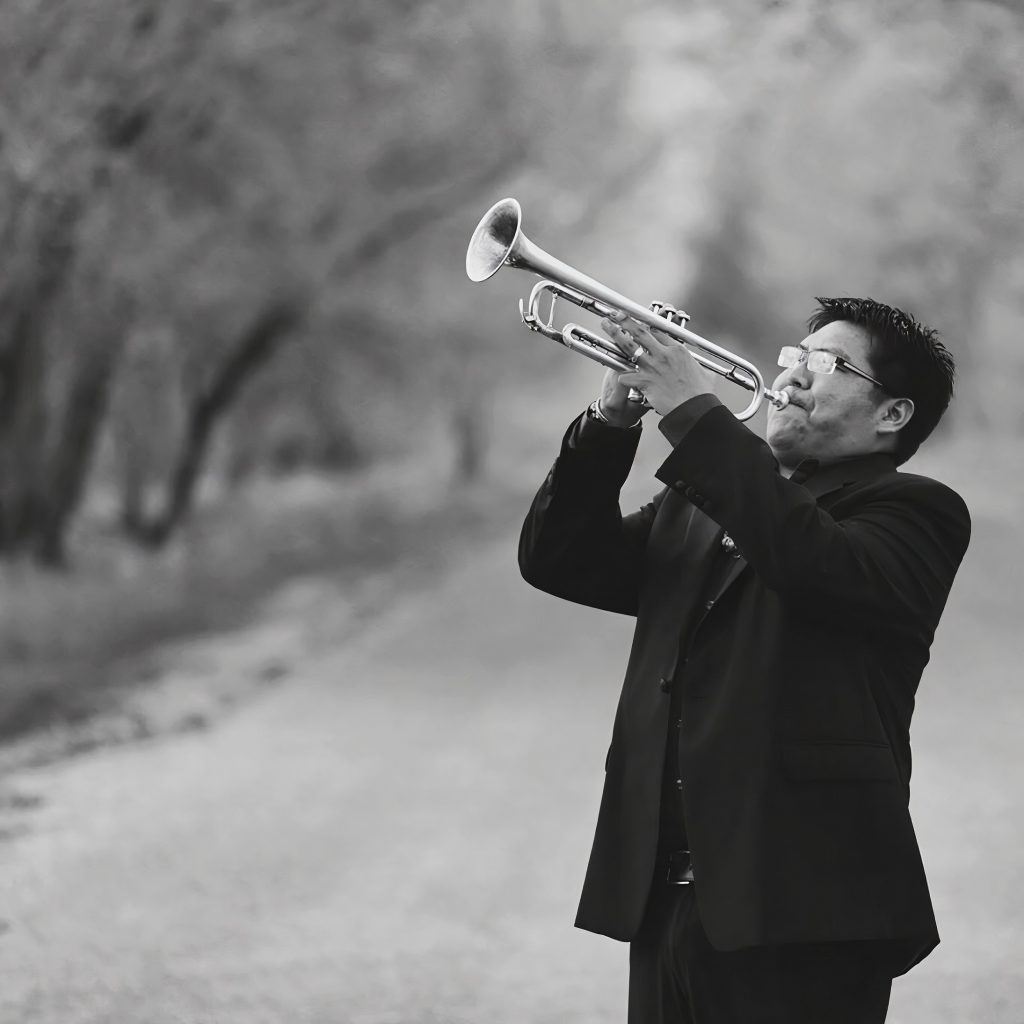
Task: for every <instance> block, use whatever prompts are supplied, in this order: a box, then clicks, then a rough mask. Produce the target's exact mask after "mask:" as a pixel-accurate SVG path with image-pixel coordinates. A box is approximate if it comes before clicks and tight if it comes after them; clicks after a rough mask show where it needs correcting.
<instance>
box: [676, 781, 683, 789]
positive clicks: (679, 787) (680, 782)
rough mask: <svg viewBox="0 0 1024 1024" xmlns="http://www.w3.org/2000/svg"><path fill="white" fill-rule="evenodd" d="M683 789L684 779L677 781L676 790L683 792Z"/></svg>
mask: <svg viewBox="0 0 1024 1024" xmlns="http://www.w3.org/2000/svg"><path fill="white" fill-rule="evenodd" d="M682 788H683V780H682V779H676V789H678V790H682Z"/></svg>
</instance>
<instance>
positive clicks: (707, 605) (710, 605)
mask: <svg viewBox="0 0 1024 1024" xmlns="http://www.w3.org/2000/svg"><path fill="white" fill-rule="evenodd" d="M704 607H705V608H706V609H707V610H708V611H711V609H712V608H714V607H715V602H714V601H705V602H704Z"/></svg>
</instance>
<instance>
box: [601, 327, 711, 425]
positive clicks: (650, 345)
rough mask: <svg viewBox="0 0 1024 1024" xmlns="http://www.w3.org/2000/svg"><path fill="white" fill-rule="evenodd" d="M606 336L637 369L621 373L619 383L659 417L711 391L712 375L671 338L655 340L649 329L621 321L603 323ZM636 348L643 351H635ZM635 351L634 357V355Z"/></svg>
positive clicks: (655, 333)
mask: <svg viewBox="0 0 1024 1024" xmlns="http://www.w3.org/2000/svg"><path fill="white" fill-rule="evenodd" d="M601 326H602V327H603V328H604V331H605V334H607V335H608V337H609V338H610V339H611V340H612V341H613V342H615V344H616V345H617V346H618V347H619V348H620V349H621V350H622V351H623V352H626V353H629V354H630V356H631V357H632V358H633V360H634V362H635V363H636V369H635V370H633V371H632V372H629V373H620V374H619V380H620V381H621V382H622V383H623V384H625V385H626V386H627V387H633V388H637V389H639V390H640V391H642V392H643V395H644V398H646V399H647V404H648V405H649V406H651V408H652V409H654V411H655V412H656V413H658V414H659V415H660V416H664V415H666V414H667V413H670V412H671V411H672V410H673V409H675V408H676V407H677V406H680V405H682V404H683V402H685V401H687V400H688V399H690V398H696V396H697V395H705V394H708V393H709V392H711V391H712V390H713V389H712V385H711V374H710V372H709V371H708V370H705V369H704V367H703V366H701V365H700V363H698V362H697V360H696V359H694V358H693V354H692V353H691V352H689V351H688V350H687V349H686V347H685V346H684V345H682V344H681V343H680V342H678V341H676V340H675V339H674V338H671V337H668V336H666V337H665V338H664V340H663V339H662V338H659V337H658V333H659V332H657V331H654V330H651V329H650V328H648V327H647V326H645V325H644V324H639V323H637V322H636V321H635V320H630V319H624V320H621V321H620V322H619V323H613V322H612V321H611V320H607V319H606V320H603V321H602V322H601ZM638 346H640V347H642V349H643V351H639V350H638V348H637V347H638ZM634 350H636V351H637V354H636V355H635V356H633V352H634Z"/></svg>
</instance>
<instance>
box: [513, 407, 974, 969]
mask: <svg viewBox="0 0 1024 1024" xmlns="http://www.w3.org/2000/svg"><path fill="white" fill-rule="evenodd" d="M578 426H579V424H578V423H577V424H574V425H573V427H571V428H570V431H569V433H568V434H567V435H566V441H565V442H563V447H562V451H561V454H560V455H559V457H558V460H557V461H556V463H555V466H554V468H553V469H552V471H551V473H550V474H549V475H548V477H547V479H546V480H545V482H544V484H543V485H542V487H541V489H540V491H539V493H538V494H537V496H536V498H535V500H534V502H533V505H532V507H531V509H530V512H529V514H528V516H527V519H526V522H525V524H524V526H523V531H522V537H521V541H520V552H519V559H520V567H521V570H522V573H523V576H524V577H525V578H526V580H527V581H528V582H530V583H531V584H533V585H534V586H537V587H539V588H540V589H542V590H545V591H547V592H549V593H551V594H555V595H557V596H559V597H563V598H567V599H568V600H571V601H576V602H580V603H582V604H586V605H591V606H594V607H597V608H603V609H607V610H610V611H616V612H622V613H626V614H629V615H635V616H636V619H637V623H636V632H635V635H634V639H633V646H632V651H631V654H630V658H629V664H628V668H627V671H626V677H625V681H624V684H623V689H622V695H621V698H620V700H619V705H618V710H617V713H616V716H615V723H614V727H613V733H612V742H611V747H610V749H609V752H608V759H607V763H606V779H605V787H604V794H603V797H602V801H601V808H600V812H599V817H598V823H597V830H596V835H595V838H594V845H593V851H592V854H591V858H590V864H589V867H588V870H587V876H586V881H585V884H584V889H583V894H582V898H581V901H580V907H579V914H578V917H577V921H576V924H577V925H578V926H579V927H582V928H586V929H588V930H591V931H595V932H600V933H602V934H605V935H609V936H612V937H613V938H617V939H622V940H630V939H632V938H633V937H634V935H635V934H636V932H637V929H638V927H639V925H640V921H641V918H642V916H643V912H644V908H645V905H646V901H647V898H648V895H649V893H650V887H651V882H652V877H653V871H654V861H655V856H656V845H657V836H658V818H659V797H660V785H661V780H662V767H663V761H664V753H665V743H666V741H667V734H668V725H669V722H668V709H669V701H670V697H669V694H668V693H667V692H665V691H666V690H667V689H668V688H669V687H668V685H667V682H663V681H669V680H672V681H673V685H676V686H681V687H682V693H681V698H682V707H683V715H682V718H683V725H682V729H681V732H680V740H679V758H680V764H681V765H682V775H683V780H684V796H685V806H686V825H687V835H688V838H689V844H690V848H691V851H692V856H693V866H694V874H695V877H696V879H697V882H696V884H695V886H694V890H695V894H696V898H697V901H698V906H699V910H700V914H701V919H702V921H703V924H704V927H705V929H706V931H707V934H708V937H709V939H710V941H711V942H712V944H713V945H714V946H715V947H716V948H718V949H720V950H735V949H739V948H743V947H747V946H756V945H765V944H774V943H786V942H815V941H828V940H850V939H869V940H885V948H887V949H891V951H892V957H893V959H892V963H891V966H892V973H893V974H894V975H895V974H899V973H902V972H904V971H906V970H909V968H910V967H911V966H912V965H913V964H914V963H916V962H917V961H918V960H920V959H921V958H922V957H923V956H925V955H927V953H928V952H929V951H930V950H931V949H932V948H934V946H935V945H936V944H937V943H938V932H937V930H936V926H935V919H934V915H933V912H932V906H931V901H930V898H929V894H928V887H927V883H926V879H925V874H924V869H923V866H922V862H921V857H920V853H919V850H918V845H917V840H916V838H915V835H914V829H913V826H912V824H911V819H910V814H909V810H908V802H909V782H910V767H911V762H910V741H909V728H910V719H911V714H912V711H913V707H914V697H915V692H916V690H917V685H918V682H919V680H920V678H921V673H922V670H923V669H924V667H925V664H926V663H927V661H928V650H929V645H930V644H931V641H932V636H933V633H934V630H935V627H936V625H937V623H938V621H939V617H940V615H941V613H942V609H943V606H944V605H945V602H946V598H947V595H948V593H949V589H950V586H951V584H952V582H953V577H954V575H955V573H956V570H957V567H958V566H959V564H960V561H961V559H962V557H963V555H964V553H965V551H966V548H967V543H968V540H969V536H970V517H969V515H968V511H967V508H966V506H965V505H964V502H963V501H962V500H961V498H960V497H959V496H958V495H957V494H956V493H955V492H953V491H952V490H950V489H949V488H948V487H946V486H944V485H943V484H940V483H937V482H936V481H933V480H930V479H927V478H925V477H921V476H914V475H911V474H909V473H901V472H897V470H896V466H895V462H894V461H893V460H892V459H891V458H890V457H888V456H886V455H871V456H867V457H864V458H860V459H854V460H849V461H846V462H843V463H838V464H835V465H832V466H826V467H821V468H820V469H819V470H818V471H817V472H815V473H814V474H813V475H812V476H811V477H810V478H809V479H808V480H807V482H806V484H801V483H798V482H795V479H796V478H794V479H786V478H784V477H783V476H781V475H780V473H779V470H778V465H777V463H776V461H775V459H774V457H773V456H772V454H771V450H770V449H769V448H768V446H767V445H766V444H765V442H764V441H762V440H761V439H759V438H758V437H756V436H755V435H754V434H753V433H751V432H750V431H749V430H748V429H747V428H746V427H745V426H743V425H742V424H741V423H739V422H738V421H737V420H736V419H735V417H734V416H733V415H732V414H731V413H730V412H729V411H728V410H727V409H726V408H725V407H724V406H723V405H721V404H720V403H719V402H717V400H715V399H709V398H706V397H702V398H701V399H695V400H692V401H691V402H689V403H684V405H683V406H680V408H679V409H677V410H675V411H674V412H673V413H671V414H669V416H667V417H665V419H663V420H662V423H661V427H662V430H663V432H664V433H665V434H666V436H668V437H669V439H670V441H672V442H673V443H674V449H673V451H672V453H671V454H670V455H669V457H668V458H667V459H666V461H665V463H664V464H663V465H662V466H661V468H660V469H659V470H658V473H657V476H658V478H659V479H660V480H661V481H662V482H663V483H664V484H666V485H667V486H666V487H665V488H664V490H662V491H661V492H660V493H659V494H658V495H657V497H655V499H654V500H653V501H652V502H651V503H650V504H648V505H647V506H645V507H644V508H642V509H641V510H640V511H639V512H636V513H633V514H632V515H629V516H626V517H623V516H621V514H620V512H619V507H618V493H619V489H620V487H621V486H622V484H623V482H624V481H625V478H626V476H627V474H628V472H629V469H630V466H631V464H632V460H633V456H634V453H635V450H636V445H637V441H638V437H639V430H635V431H624V430H618V429H616V428H612V427H603V426H600V425H597V427H596V430H595V428H594V426H591V425H588V430H590V432H591V435H593V434H594V433H597V434H599V435H600V436H599V438H597V439H596V443H595V439H594V438H593V436H591V438H590V440H589V441H588V442H587V443H586V444H583V443H579V444H578V445H577V446H575V447H573V446H571V445H570V443H569V439H570V438H571V437H573V436H574V431H575V430H576V429H577V428H578ZM722 528H724V529H725V530H727V531H728V533H729V535H730V536H731V537H732V538H733V540H734V541H735V542H736V545H737V546H738V550H739V551H740V552H741V554H742V557H741V558H736V559H734V560H733V562H732V564H731V566H730V567H729V568H728V569H727V570H726V572H725V573H724V577H723V575H722V574H721V568H722V567H721V566H718V569H719V574H718V575H717V576H715V577H714V578H716V579H718V580H720V583H719V585H718V586H717V588H716V592H715V593H713V594H712V595H711V597H710V598H708V597H707V595H706V593H705V589H706V585H707V581H708V579H709V574H710V573H711V572H712V568H713V566H714V563H715V559H716V558H719V557H721V552H722V549H721V544H720V539H721V536H722Z"/></svg>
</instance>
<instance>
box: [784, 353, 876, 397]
mask: <svg viewBox="0 0 1024 1024" xmlns="http://www.w3.org/2000/svg"><path fill="white" fill-rule="evenodd" d="M797 363H806V364H807V369H808V370H810V371H811V373H832V372H833V371H834V370H835V368H836V367H837V366H838V367H839V368H840V369H841V370H849V371H850V373H855V374H857V376H858V377H863V378H864V379H865V380H869V381H871V383H872V384H874V385H875V386H876V387H880V388H881V389H882V390H883V391H886V393H888V392H887V389H886V387H885V385H884V384H883V383H882V382H881V381H880V380H878V378H877V377H872V376H871V374H870V373H865V372H864V371H863V370H862V369H861V368H860V367H859V366H854V365H853V363H851V362H848V361H847V360H845V359H844V358H843V357H842V356H837V355H836V354H835V352H826V351H824V349H820V348H816V349H812V350H811V351H810V352H808V351H807V350H806V349H802V348H797V346H796V345H784V346H783V347H782V349H781V350H780V351H779V366H785V367H789V366H796V365H797Z"/></svg>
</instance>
